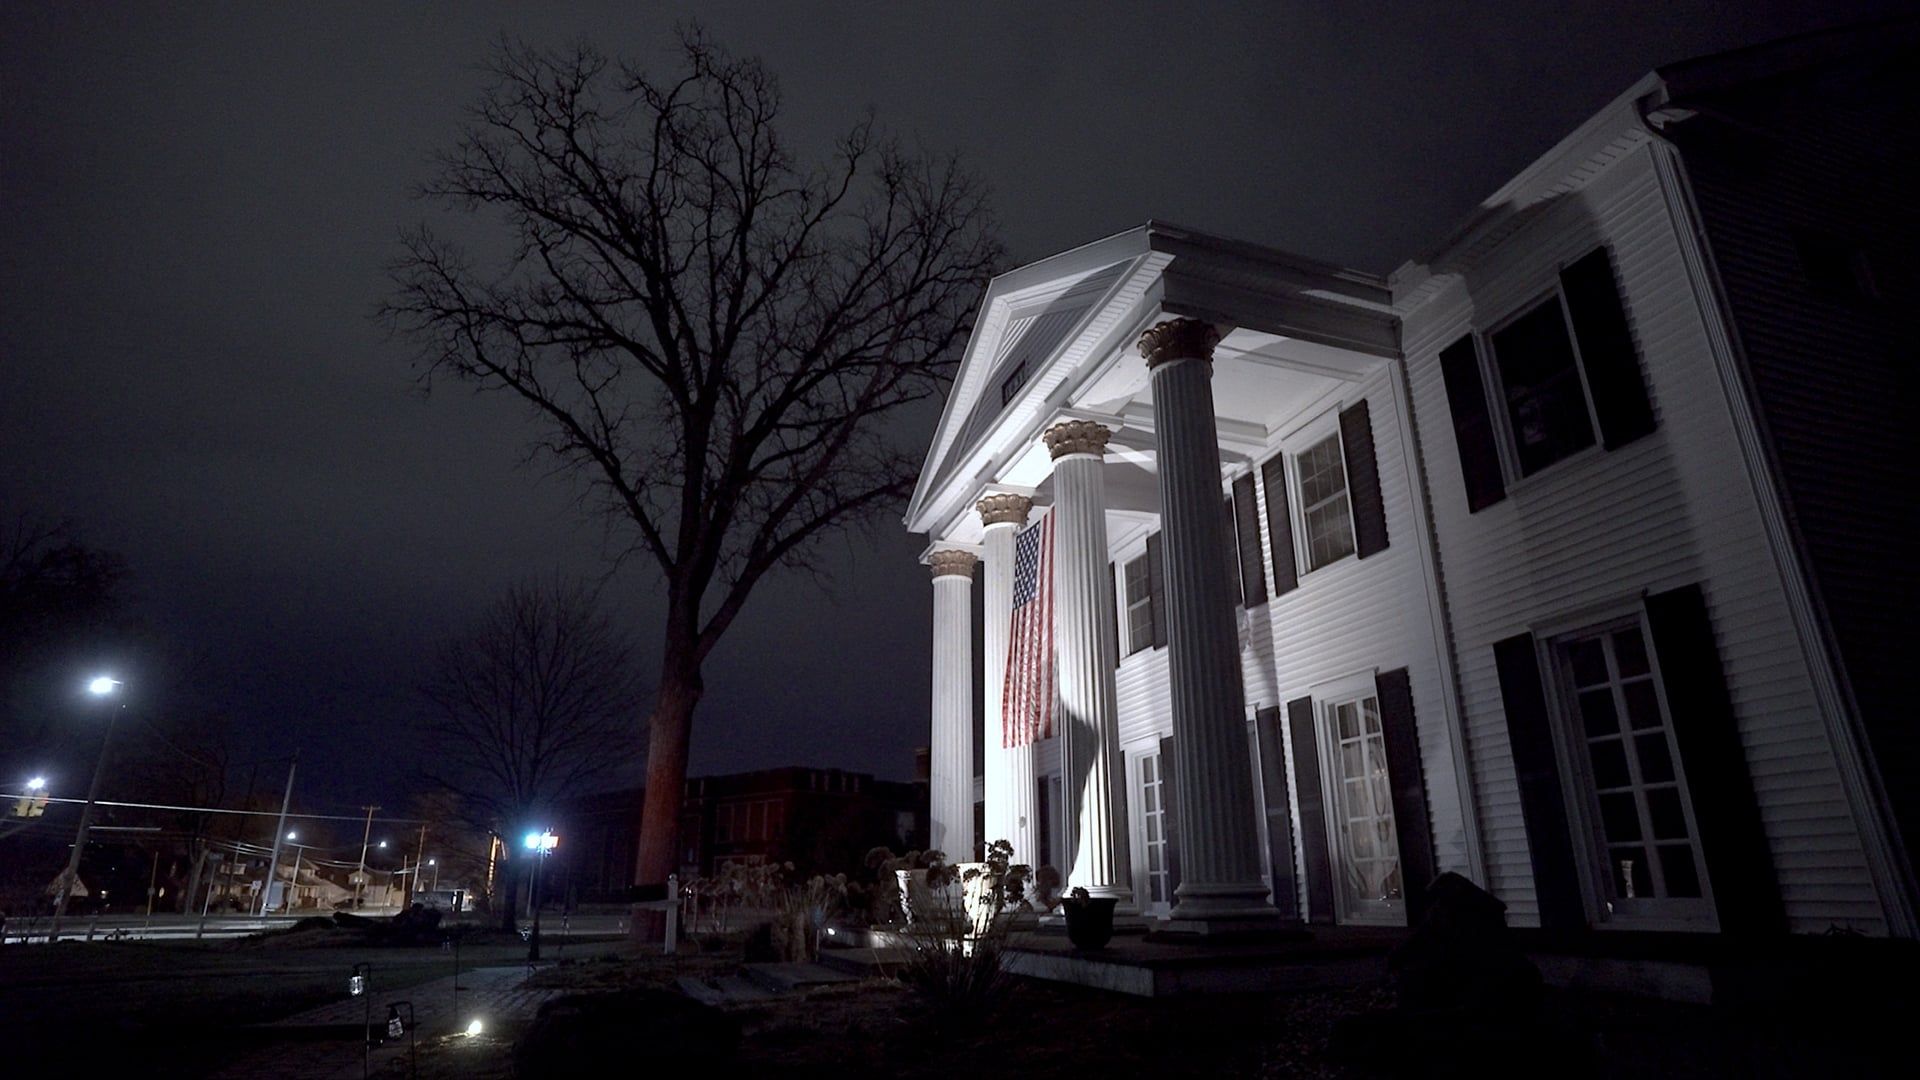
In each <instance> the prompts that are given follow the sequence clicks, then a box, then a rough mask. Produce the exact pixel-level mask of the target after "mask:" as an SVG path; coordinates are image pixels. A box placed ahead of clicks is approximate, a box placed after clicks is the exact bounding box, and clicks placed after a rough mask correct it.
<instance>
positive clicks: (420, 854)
mask: <svg viewBox="0 0 1920 1080" xmlns="http://www.w3.org/2000/svg"><path fill="white" fill-rule="evenodd" d="M426 857H427V823H426V822H424V821H423V822H421V823H420V846H419V847H416V848H414V849H413V876H412V877H410V878H408V879H407V899H408V900H412V899H413V898H414V896H415V895H416V894H417V893H419V892H420V868H421V867H422V866H425V865H426V863H425V862H424V861H423V860H425V859H426Z"/></svg>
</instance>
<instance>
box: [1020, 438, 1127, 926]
mask: <svg viewBox="0 0 1920 1080" xmlns="http://www.w3.org/2000/svg"><path fill="white" fill-rule="evenodd" d="M1112 434H1113V433H1112V432H1110V431H1108V430H1107V429H1106V428H1105V427H1103V426H1101V425H1100V424H1096V423H1093V422H1092V421H1088V420H1069V421H1066V422H1065V423H1061V424H1055V425H1054V426H1053V427H1050V428H1048V429H1047V430H1046V432H1045V433H1044V434H1043V436H1042V438H1044V439H1045V440H1046V444H1047V450H1048V451H1049V452H1050V453H1052V455H1053V515H1054V519H1053V546H1054V551H1053V566H1054V571H1053V588H1054V599H1053V602H1054V626H1055V633H1056V635H1057V637H1056V639H1055V640H1056V642H1057V643H1058V649H1059V653H1058V657H1059V664H1060V715H1059V718H1058V719H1059V730H1060V732H1061V736H1062V740H1063V741H1062V743H1061V748H1062V751H1063V752H1062V754H1061V761H1062V767H1063V769H1064V771H1065V773H1066V792H1067V812H1068V814H1069V815H1070V818H1071V821H1070V828H1069V831H1070V832H1074V833H1076V834H1077V839H1075V840H1074V841H1073V843H1072V847H1071V851H1072V863H1071V869H1070V870H1069V871H1068V873H1067V885H1068V887H1069V888H1071V887H1074V886H1080V887H1084V888H1085V889H1086V890H1087V892H1088V893H1090V894H1092V895H1094V896H1116V897H1119V898H1120V902H1121V906H1122V907H1123V908H1131V906H1132V898H1133V864H1132V858H1131V838H1130V837H1129V835H1128V833H1127V799H1126V789H1125V787H1124V784H1125V782H1126V776H1125V771H1124V770H1123V769H1122V768H1121V762H1120V723H1119V716H1118V714H1117V711H1116V709H1115V704H1114V699H1115V696H1116V695H1115V693H1114V686H1113V658H1114V650H1115V649H1116V648H1117V647H1118V645H1117V643H1116V642H1115V641H1114V640H1113V585H1112V582H1113V578H1112V576H1111V574H1110V572H1109V571H1108V569H1107V492H1106V481H1105V477H1104V476H1103V475H1102V471H1101V470H1102V468H1103V466H1102V464H1101V458H1102V457H1103V456H1104V455H1105V454H1106V449H1107V439H1108V438H1109V437H1110V436H1111V435H1112Z"/></svg>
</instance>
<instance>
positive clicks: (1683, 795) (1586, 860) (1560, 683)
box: [1535, 606, 1719, 933]
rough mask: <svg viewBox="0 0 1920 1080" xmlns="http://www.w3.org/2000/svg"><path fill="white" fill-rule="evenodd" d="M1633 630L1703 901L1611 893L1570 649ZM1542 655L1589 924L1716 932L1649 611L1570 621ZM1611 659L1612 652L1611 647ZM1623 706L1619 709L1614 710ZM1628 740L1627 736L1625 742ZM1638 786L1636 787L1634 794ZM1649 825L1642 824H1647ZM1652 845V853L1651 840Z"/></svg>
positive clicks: (1545, 638)
mask: <svg viewBox="0 0 1920 1080" xmlns="http://www.w3.org/2000/svg"><path fill="white" fill-rule="evenodd" d="M1629 627H1631V628H1634V629H1637V630H1639V631H1640V638H1641V641H1642V643H1643V644H1644V646H1645V648H1646V653H1647V678H1648V680H1649V681H1650V682H1651V683H1652V684H1653V691H1654V699H1655V701H1656V703H1657V704H1658V706H1659V709H1660V718H1661V721H1662V726H1661V731H1662V733H1664V734H1665V735H1666V739H1667V754H1668V756H1669V758H1670V759H1671V761H1672V763H1673V772H1674V781H1675V788H1676V790H1678V792H1679V794H1680V809H1681V813H1682V814H1683V815H1684V816H1685V820H1686V824H1687V834H1688V841H1689V843H1690V844H1691V845H1692V848H1693V854H1694V864H1695V873H1696V874H1697V875H1698V876H1699V879H1700V895H1699V896H1698V897H1680V898H1674V897H1636V898H1634V899H1633V900H1631V901H1624V900H1623V901H1620V902H1616V900H1615V899H1614V898H1610V895H1609V894H1610V893H1611V891H1612V884H1611V883H1612V880H1613V878H1612V868H1611V865H1610V859H1611V855H1610V854H1609V852H1608V851H1607V841H1606V833H1605V830H1604V829H1603V828H1602V827H1601V820H1600V806H1599V796H1598V794H1597V793H1596V792H1597V787H1598V785H1597V784H1596V783H1595V778H1594V776H1593V764H1592V760H1591V757H1590V755H1589V754H1588V752H1587V738H1586V729H1585V727H1584V725H1583V724H1582V722H1581V717H1580V707H1579V702H1578V700H1577V698H1578V691H1577V689H1576V688H1575V686H1574V678H1573V672H1572V665H1571V661H1570V659H1569V650H1570V646H1571V645H1573V644H1574V643H1575V642H1579V641H1585V640H1589V639H1593V638H1602V637H1611V636H1612V635H1613V634H1615V633H1617V632H1619V631H1621V630H1625V629H1628V628H1629ZM1535 639H1536V640H1537V641H1538V642H1539V648H1540V650H1541V651H1542V653H1544V655H1543V656H1542V657H1541V659H1542V661H1543V663H1542V666H1541V669H1540V670H1541V673H1542V674H1543V676H1544V677H1545V679H1546V680H1547V682H1548V687H1547V690H1548V693H1547V709H1548V712H1549V714H1550V715H1551V717H1552V720H1553V722H1552V725H1551V726H1552V729H1553V739H1554V748H1555V753H1556V757H1557V759H1558V760H1557V764H1558V765H1559V767H1560V775H1561V777H1562V778H1563V779H1564V780H1565V781H1566V784H1565V788H1566V790H1565V792H1564V797H1565V801H1566V803H1567V813H1568V821H1569V823H1570V825H1571V826H1572V831H1573V834H1574V837H1575V849H1576V852H1577V854H1578V856H1579V857H1578V858H1576V859H1575V860H1574V863H1575V865H1576V867H1577V868H1578V870H1579V876H1580V884H1581V890H1582V893H1583V899H1584V901H1585V903H1586V908H1587V921H1588V923H1589V925H1592V926H1594V927H1595V928H1597V929H1609V930H1624V931H1635V930H1679V931H1699V932H1708V933H1711V932H1717V931H1718V930H1719V917H1718V914H1717V912H1718V903H1717V901H1716V899H1715V897H1714V892H1713V879H1712V876H1711V874H1710V873H1709V871H1708V865H1707V859H1706V851H1705V842H1704V840H1703V839H1702V837H1701V835H1700V822H1699V817H1698V815H1697V814H1696V813H1695V812H1694V805H1693V791H1692V787H1691V785H1690V782H1689V780H1688V778H1687V768H1686V762H1685V761H1684V760H1683V759H1682V758H1681V755H1680V747H1679V744H1678V741H1677V740H1676V738H1675V734H1674V717H1673V708H1672V706H1671V705H1670V704H1669V703H1668V701H1667V687H1666V678H1665V676H1664V674H1663V673H1662V672H1661V670H1660V656H1659V650H1658V649H1656V648H1655V647H1654V642H1653V628H1652V626H1651V625H1649V623H1648V621H1647V617H1646V612H1645V610H1644V609H1643V608H1640V607H1638V606H1634V607H1632V608H1627V607H1625V606H1620V607H1615V608H1613V609H1611V610H1602V611H1600V612H1594V613H1589V614H1588V615H1587V616H1586V617H1584V618H1570V619H1566V620H1563V621H1561V622H1559V623H1556V624H1555V625H1553V626H1551V627H1547V628H1544V629H1543V630H1542V631H1541V632H1538V633H1536V634H1535ZM1609 655H1611V647H1609ZM1608 678H1609V680H1610V682H1609V684H1608V685H1609V686H1610V687H1614V688H1617V687H1618V686H1619V685H1620V682H1619V678H1618V670H1617V667H1616V666H1615V665H1614V664H1613V662H1612V661H1610V662H1609V666H1608ZM1617 707H1618V706H1617V705H1616V708H1617ZM1623 737H1625V736H1623ZM1637 763H1638V751H1635V753H1634V755H1633V756H1632V757H1631V758H1630V759H1629V767H1630V768H1631V769H1632V770H1633V773H1632V775H1634V776H1636V777H1637V776H1638V773H1639V768H1638V764H1637ZM1639 786H1640V782H1636V788H1637V787H1639ZM1643 824H1644V823H1643ZM1648 846H1653V844H1652V841H1651V838H1649V840H1648Z"/></svg>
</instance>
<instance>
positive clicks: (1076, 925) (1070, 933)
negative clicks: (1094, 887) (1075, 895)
mask: <svg viewBox="0 0 1920 1080" xmlns="http://www.w3.org/2000/svg"><path fill="white" fill-rule="evenodd" d="M1119 902H1120V900H1119V898H1118V897H1113V896H1095V897H1091V898H1089V899H1086V900H1068V901H1065V902H1064V903H1062V904H1061V905H1060V908H1061V910H1063V911H1065V912H1066V914H1067V940H1068V941H1071V942H1073V947H1074V948H1076V949H1099V948H1104V947H1105V946H1106V944H1107V942H1109V941H1112V940H1113V908H1114V905H1116V904H1118V903H1119Z"/></svg>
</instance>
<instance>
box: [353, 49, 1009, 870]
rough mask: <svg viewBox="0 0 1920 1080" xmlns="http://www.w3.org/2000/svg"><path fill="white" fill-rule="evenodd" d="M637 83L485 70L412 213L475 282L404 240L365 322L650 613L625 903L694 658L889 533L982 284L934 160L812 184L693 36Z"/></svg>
mask: <svg viewBox="0 0 1920 1080" xmlns="http://www.w3.org/2000/svg"><path fill="white" fill-rule="evenodd" d="M681 46H682V48H681V53H682V59H683V61H684V68H683V70H681V71H680V72H679V73H677V74H676V75H675V76H674V77H672V78H670V79H665V80H660V79H655V78H653V77H651V76H649V75H647V74H645V73H643V72H641V71H639V70H638V69H636V68H634V67H632V66H631V65H616V64H612V63H610V62H609V61H608V60H607V59H606V58H605V57H603V56H601V55H600V54H599V53H597V52H595V51H594V50H592V49H590V48H586V47H581V48H578V49H575V50H573V51H570V52H566V53H563V54H555V53H546V52H539V51H534V50H529V49H526V48H516V47H512V46H502V48H501V49H500V51H499V54H498V56H497V57H496V59H495V61H494V63H493V66H492V75H493V76H494V84H493V86H492V89H491V90H490V91H488V92H487V93H486V94H485V95H484V97H483V98H482V99H481V100H480V102H479V103H478V105H477V107H476V109H475V112H474V116H473V119H472V122H471V124H470V125H469V126H468V128H467V129H466V131H465V133H464V134H463V136H462V137H461V138H460V139H459V141H458V142H457V143H456V144H455V145H454V146H453V148H452V149H451V150H450V151H448V152H447V153H445V154H444V155H443V156H442V158H441V159H440V166H441V167H440V169H439V172H438V176H437V177H436V179H435V180H434V181H433V182H431V183H430V184H429V185H428V186H427V188H426V193H427V194H428V195H429V196H431V197H435V198H438V199H440V200H443V201H444V202H445V203H446V204H447V205H448V206H449V207H451V208H453V209H458V210H465V211H468V212H486V211H493V212H497V213H498V214H500V215H501V216H502V217H503V219H504V222H505V225H506V227H507V228H508V230H509V231H510V233H511V235H512V239H513V247H512V252H511V255H510V256H509V257H508V258H507V259H506V261H505V265H504V266H503V267H501V268H500V269H499V270H498V271H497V272H494V273H486V274H483V273H482V272H480V271H477V270H476V269H475V268H474V266H473V264H472V263H471V262H470V261H469V259H468V258H467V257H466V256H465V255H464V254H462V253H461V252H460V251H459V250H458V249H457V248H455V247H454V246H453V245H451V244H449V243H448V242H446V241H445V240H443V239H441V238H440V237H438V236H436V235H434V234H433V233H432V232H431V231H429V230H427V229H424V228H422V229H420V230H417V231H414V232H412V233H409V234H407V236H406V237H405V246H406V249H405V254H404V256H403V257H402V258H401V259H400V260H399V261H398V262H397V263H396V265H395V267H394V279H395V284H396V292H395V294H394V296H393V298H392V299H391V300H390V301H389V303H388V306H387V309H386V311H387V314H388V315H389V317H390V318H392V319H393V321H394V322H395V324H396V325H397V326H398V327H399V328H400V329H401V330H402V331H403V332H406V333H408V334H409V335H411V336H412V337H413V338H414V339H415V340H417V341H418V342H419V344H420V346H421V349H422V359H423V362H424V364H425V365H426V367H427V375H428V377H429V378H431V377H433V376H434V375H445V376H452V377H454V378H456V379H459V380H463V381H467V382H470V383H473V384H477V385H478V386H481V387H484V388H487V389H491V390H501V391H505V392H508V393H510V394H514V395H517V396H519V397H520V398H521V399H523V400H524V401H525V402H526V403H527V404H528V405H529V407H530V408H531V410H532V412H533V413H534V414H535V415H536V416H537V417H538V418H539V419H540V421H541V422H542V427H543V430H544V432H545V434H544V437H543V439H542V441H541V442H540V444H539V449H541V450H543V451H544V452H546V453H548V454H551V455H552V456H553V458H555V459H557V460H558V461H559V462H560V463H562V464H563V465H564V466H566V467H570V468H571V469H573V470H575V471H577V472H579V473H580V474H583V475H585V476H587V477H588V478H590V480H591V481H592V483H593V490H594V491H595V492H596V493H597V494H598V495H600V496H603V497H604V500H605V502H604V506H605V509H606V510H607V511H608V512H609V513H610V514H611V515H613V517H614V518H615V519H616V520H617V521H619V522H620V523H622V524H623V525H624V526H626V527H627V528H626V532H625V535H626V536H628V537H629V538H630V540H631V547H630V548H629V549H628V551H629V552H631V553H640V554H644V555H645V556H647V557H648V558H649V559H650V561H651V562H652V563H653V564H654V565H656V566H657V567H658V569H659V572H660V575H661V579H662V581H663V584H664V585H665V593H666V612H665V618H666V624H665V627H664V634H663V639H662V646H663V647H662V655H661V658H660V676H659V680H658V685H657V687H656V697H655V699H654V702H653V706H652V711H651V715H650V716H649V720H648V759H647V760H648V773H647V789H646V790H647V795H646V805H645V808H644V811H643V814H642V821H641V841H640V853H639V860H638V866H637V868H636V877H637V879H638V880H639V881H640V882H641V883H643V884H651V883H657V882H662V881H665V880H666V876H667V874H668V872H669V871H670V870H671V869H672V867H673V864H674V846H675V845H674V831H675V828H676V825H677V823H678V820H679V810H680V799H681V793H682V787H683V783H684V780H685V778H686V768H687V750H688V743H689V739H690V736H691V732H692V723H693V715H694V708H695V706H696V704H697V703H698V702H699V700H700V698H701V695H702V693H703V692H704V689H705V684H704V682H703V679H702V671H703V667H704V664H705V662H706V660H707V658H708V657H709V656H710V655H711V654H712V652H713V649H714V647H715V645H717V644H718V643H719V641H720V639H721V637H722V635H724V634H725V633H726V632H727V629H728V627H730V626H731V625H733V622H734V620H735V619H736V618H738V616H739V614H740V611H741V609H742V607H743V606H744V605H745V604H746V601H747V598H748V596H749V595H751V593H752V592H753V589H754V587H755V586H756V585H757V584H759V582H760V581H761V580H762V579H763V578H764V577H765V576H766V575H767V574H768V573H770V572H771V571H773V570H774V569H775V568H776V567H780V566H789V567H795V566H797V567H802V568H808V569H815V568H814V567H812V566H811V564H810V563H809V557H810V555H811V553H812V552H813V550H814V547H815V542H816V541H818V540H819V539H820V538H821V537H822V536H823V535H825V534H827V533H829V532H830V531H832V530H835V529H838V528H842V527H845V526H850V525H852V526H858V525H865V524H868V523H871V522H873V521H875V520H877V519H878V518H879V517H880V516H881V515H883V514H884V513H885V512H886V511H888V510H891V509H894V508H896V507H897V505H898V503H899V502H900V500H901V499H903V498H904V496H905V495H906V494H907V493H908V492H909V491H910V490H911V486H912V480H913V476H914V473H915V469H916V467H917V464H918V461H917V458H915V457H910V456H909V455H908V454H907V453H905V452H903V451H902V449H901V448H900V446H898V445H897V444H896V443H895V442H894V441H893V440H891V439H890V438H889V437H888V435H889V431H888V428H889V418H890V417H891V416H893V415H894V414H896V413H898V412H899V411H900V410H901V409H903V408H905V407H907V406H910V405H912V404H913V403H915V402H920V401H922V400H924V399H927V398H929V397H930V396H933V395H936V394H937V393H938V392H939V391H940V390H941V388H942V387H943V385H944V383H945V381H946V380H947V379H948V378H949V377H950V375H951V368H952V365H953V363H954V359H955V356H954V354H955V352H956V347H957V346H958V345H959V344H960V343H961V342H962V341H963V340H964V337H965V334H966V331H967V327H968V325H969V321H970V318H971V314H972V307H973V305H974V303H975V301H976V298H977V297H978V295H979V294H980V290H981V287H982V286H983V285H984V284H985V281H986V279H987V277H988V276H989V275H990V273H991V272H992V269H993V267H994V266H995V264H996V263H997V262H998V261H999V259H1000V255H1001V249H1000V247H999V244H998V242H997V241H996V240H995V239H994V236H993V231H992V222H991V216H990V213H989V210H988V208H987V205H986V201H985V195H984V192H983V191H982V190H981V188H980V187H979V186H978V185H977V184H976V183H975V182H974V181H973V179H972V178H971V177H970V176H969V175H968V174H967V173H965V172H964V171H963V170H962V169H961V168H960V167H959V166H958V165H957V163H956V162H955V161H954V160H952V159H951V158H935V157H929V156H926V155H921V154H915V153H909V152H907V151H905V150H903V149H902V148H901V147H900V146H899V145H897V144H896V143H894V142H891V141H889V140H887V139H885V138H883V137H881V136H880V135H878V134H877V133H876V131H875V129H874V127H873V124H872V122H871V120H867V121H863V122H861V123H859V124H856V125H855V126H854V127H853V128H852V129H851V130H850V131H849V132H848V133H847V134H846V135H845V136H844V137H842V138H841V139H840V140H838V142H837V143H836V144H835V147H834V151H833V153H832V154H831V155H830V157H829V159H828V160H827V161H826V162H825V163H824V164H821V165H818V166H811V165H804V164H802V163H801V162H800V161H799V160H798V159H797V157H796V155H795V153H794V151H793V150H792V149H791V148H790V147H789V146H788V145H787V143H786V142H785V141H784V140H783V139H782V137H781V135H780V133H779V130H778V127H777V122H778V120H779V118H780V106H781V98H780V92H779V89H778V87H777V85H776V83H775V81H774V79H773V78H772V76H771V75H770V74H769V73H768V72H767V71H766V70H765V69H764V68H763V67H762V66H761V65H760V64H759V63H758V62H757V61H755V60H751V59H740V58H735V57H732V56H730V55H728V54H727V53H726V52H725V51H723V50H722V49H720V48H718V47H716V46H715V45H713V44H712V43H710V42H709V41H707V40H706V39H705V38H704V37H703V36H702V35H701V33H700V32H699V31H698V30H693V31H689V32H686V33H684V34H683V35H682V40H681Z"/></svg>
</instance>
